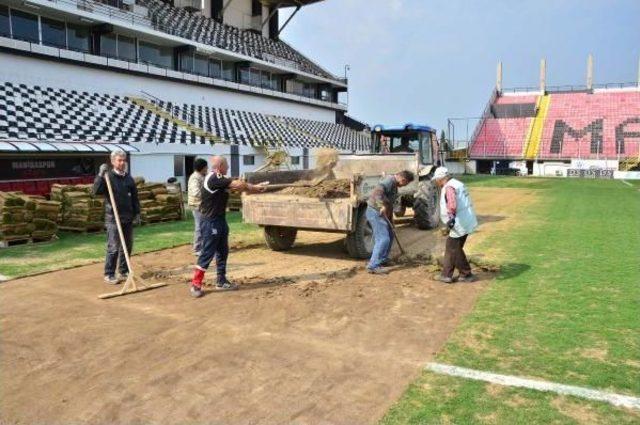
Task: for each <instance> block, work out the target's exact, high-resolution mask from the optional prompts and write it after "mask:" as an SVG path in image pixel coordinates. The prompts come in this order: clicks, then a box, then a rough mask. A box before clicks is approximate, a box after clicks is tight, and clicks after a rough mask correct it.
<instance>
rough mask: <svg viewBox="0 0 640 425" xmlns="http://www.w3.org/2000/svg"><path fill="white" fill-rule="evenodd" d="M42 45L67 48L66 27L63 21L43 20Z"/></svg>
mask: <svg viewBox="0 0 640 425" xmlns="http://www.w3.org/2000/svg"><path fill="white" fill-rule="evenodd" d="M40 24H41V25H42V44H46V45H48V46H55V47H62V48H64V47H67V40H66V37H67V36H66V33H65V26H64V22H63V21H56V20H55V19H50V18H44V17H43V18H41V20H40Z"/></svg>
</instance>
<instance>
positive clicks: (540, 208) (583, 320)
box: [382, 177, 640, 424]
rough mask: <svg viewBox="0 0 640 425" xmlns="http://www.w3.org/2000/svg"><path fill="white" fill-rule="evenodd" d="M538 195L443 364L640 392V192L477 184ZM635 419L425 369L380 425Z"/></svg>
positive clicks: (596, 405)
mask: <svg viewBox="0 0 640 425" xmlns="http://www.w3.org/2000/svg"><path fill="white" fill-rule="evenodd" d="M465 180H467V182H468V184H469V185H470V186H471V187H473V186H475V187H497V188H501V187H510V188H519V187H521V188H525V189H536V190H540V195H541V196H539V197H538V198H539V202H538V203H537V204H536V205H533V206H532V207H531V208H529V209H528V211H527V212H526V213H525V216H523V217H522V223H523V224H522V225H520V226H518V227H516V228H514V229H512V230H511V231H509V232H508V233H505V234H496V235H492V236H491V237H489V238H488V239H487V240H485V242H484V243H483V244H482V246H480V247H479V248H478V247H476V248H475V249H474V251H475V252H476V253H477V252H482V251H483V249H487V248H489V247H495V246H500V248H501V249H500V250H499V251H494V250H492V252H499V253H498V254H497V258H495V259H496V260H498V261H499V262H501V263H503V264H505V265H506V266H505V268H504V270H503V272H502V273H501V274H500V275H499V276H498V277H497V279H496V280H495V281H494V282H493V283H492V284H491V285H490V287H489V288H488V289H487V291H486V292H485V293H484V294H483V295H482V296H481V298H480V300H479V301H478V303H477V304H476V306H475V308H474V310H473V312H472V313H471V314H470V315H469V316H468V317H466V318H465V320H464V321H463V323H462V325H461V326H460V327H459V328H458V329H457V330H456V332H455V333H454V334H453V335H452V337H451V338H450V339H449V341H448V343H447V344H446V346H445V348H444V349H443V350H442V351H441V352H440V353H439V354H438V355H437V357H436V360H435V361H437V362H440V363H447V364H452V365H456V366H462V367H468V368H473V369H479V370H484V371H490V372H496V373H502V374H507V375H517V376H524V377H531V378H539V379H544V380H549V381H554V382H559V383H563V384H569V385H578V386H587V387H592V388H596V389H601V390H607V391H611V392H618V393H622V394H627V395H634V396H640V277H639V276H640V265H639V264H640V263H639V258H640V193H639V192H638V190H637V187H638V186H635V187H630V186H627V185H625V184H623V183H622V182H620V181H599V180H598V181H596V180H573V179H562V180H560V179H523V178H501V177H495V178H486V177H485V178H482V177H471V178H468V179H465ZM440 423H455V424H475V423H493V424H495V423H498V424H533V423H536V424H548V423H559V424H565V423H567V424H571V423H589V424H591V423H609V424H623V423H640V411H632V410H626V409H620V408H616V407H613V406H611V405H608V404H605V403H600V402H589V401H585V400H582V399H578V398H573V397H565V396H558V395H555V394H551V393H543V392H537V391H531V390H524V389H513V388H508V387H501V386H497V385H493V384H486V383H483V382H478V381H470V380H465V379H463V378H456V377H448V376H443V375H437V374H434V373H430V372H424V373H423V374H422V376H421V377H420V378H419V379H418V380H417V381H416V382H414V383H413V384H412V385H411V386H410V387H409V388H408V389H407V391H406V393H405V394H404V396H403V397H402V398H401V400H399V401H398V402H397V403H396V405H395V406H394V407H393V408H392V409H391V411H390V412H389V413H388V414H387V415H386V417H385V418H384V419H383V420H382V424H440Z"/></svg>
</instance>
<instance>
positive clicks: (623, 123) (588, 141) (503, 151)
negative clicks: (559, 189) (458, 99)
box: [449, 57, 640, 178]
mask: <svg viewBox="0 0 640 425" xmlns="http://www.w3.org/2000/svg"><path fill="white" fill-rule="evenodd" d="M588 64H589V65H588V70H587V84H586V85H583V86H561V87H550V86H546V85H545V80H546V75H545V74H546V72H545V62H544V61H542V63H541V79H540V85H539V86H538V87H534V88H515V89H505V88H502V71H501V68H502V67H501V65H500V64H499V65H498V80H497V84H496V88H495V89H494V90H493V92H492V94H491V97H490V99H489V101H488V102H487V104H486V107H485V108H484V111H483V113H482V115H481V116H480V117H479V118H470V119H469V118H464V119H450V120H449V139H450V140H452V143H453V145H454V148H457V150H455V151H454V152H453V153H452V154H451V155H450V156H451V157H457V158H459V159H461V160H467V161H468V162H467V167H468V168H470V169H471V170H473V171H475V172H478V173H486V174H489V173H492V174H523V175H537V176H557V177H560V176H563V177H601V178H612V177H614V176H615V177H627V178H640V173H639V172H637V171H640V168H639V167H640V76H639V81H637V82H631V83H623V84H602V85H598V84H594V83H593V60H592V58H591V57H590V58H589V61H588ZM634 170H635V172H634Z"/></svg>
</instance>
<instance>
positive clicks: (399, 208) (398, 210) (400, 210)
mask: <svg viewBox="0 0 640 425" xmlns="http://www.w3.org/2000/svg"><path fill="white" fill-rule="evenodd" d="M406 213H407V207H406V206H405V205H402V204H400V205H395V206H394V207H393V215H395V216H396V217H404V215H405V214H406Z"/></svg>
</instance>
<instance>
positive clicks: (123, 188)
mask: <svg viewBox="0 0 640 425" xmlns="http://www.w3.org/2000/svg"><path fill="white" fill-rule="evenodd" d="M111 165H112V166H113V169H112V170H111V171H109V166H108V165H107V164H102V165H101V166H100V171H99V172H98V175H97V176H96V179H95V181H94V182H93V193H94V195H104V196H105V198H106V202H105V204H104V221H105V227H106V228H107V256H106V259H105V263H104V281H105V282H107V283H109V284H112V285H116V284H118V283H120V282H122V281H124V280H126V279H127V275H128V274H129V268H128V266H127V262H126V259H125V257H124V251H123V249H122V244H121V243H120V235H119V234H118V227H117V226H116V219H115V215H114V213H113V207H112V206H111V200H110V199H109V191H108V189H107V182H106V181H105V178H104V177H105V174H107V173H108V175H109V181H110V183H111V188H112V189H113V198H114V199H115V202H116V206H117V208H118V214H119V216H120V223H121V225H122V233H123V234H124V239H125V242H126V247H127V252H128V253H129V254H131V250H132V249H133V223H134V222H136V221H138V220H139V219H140V202H139V200H138V190H137V189H136V183H135V182H134V181H133V178H132V177H131V176H130V175H129V174H128V173H127V171H126V165H127V154H125V153H124V151H121V150H116V151H113V152H111ZM118 262H119V267H118V270H119V272H120V276H119V277H116V263H118Z"/></svg>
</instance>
